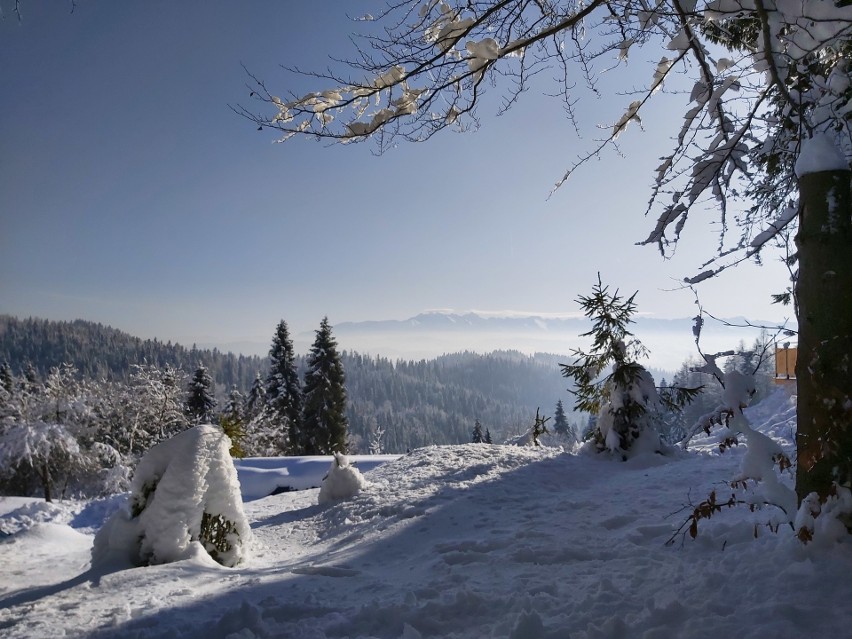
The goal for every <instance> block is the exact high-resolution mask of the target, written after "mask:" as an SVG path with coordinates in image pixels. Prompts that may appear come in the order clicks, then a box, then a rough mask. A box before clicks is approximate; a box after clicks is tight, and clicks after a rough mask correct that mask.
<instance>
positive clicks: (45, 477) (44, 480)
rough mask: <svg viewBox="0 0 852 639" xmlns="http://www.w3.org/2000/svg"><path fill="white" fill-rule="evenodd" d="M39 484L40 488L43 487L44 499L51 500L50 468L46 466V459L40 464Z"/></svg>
mask: <svg viewBox="0 0 852 639" xmlns="http://www.w3.org/2000/svg"><path fill="white" fill-rule="evenodd" d="M41 485H42V488H44V501H46V502H51V501H53V498H52V496H51V494H50V469H49V468H48V466H47V462H46V461H45V462H43V463H42V465H41Z"/></svg>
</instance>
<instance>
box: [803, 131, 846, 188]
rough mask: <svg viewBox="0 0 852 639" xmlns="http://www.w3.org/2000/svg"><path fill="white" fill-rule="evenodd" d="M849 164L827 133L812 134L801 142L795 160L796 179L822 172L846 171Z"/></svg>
mask: <svg viewBox="0 0 852 639" xmlns="http://www.w3.org/2000/svg"><path fill="white" fill-rule="evenodd" d="M848 170H849V163H848V162H847V161H846V158H845V157H843V153H841V152H840V149H839V148H838V147H837V145H836V144H835V143H834V140H833V139H832V137H831V136H829V135H828V134H827V133H814V135H813V137H810V138H807V139H805V140H802V150H801V151H800V153H799V157H798V158H797V159H796V177H799V178H801V177H802V176H803V175H807V174H809V173H821V172H823V171H848Z"/></svg>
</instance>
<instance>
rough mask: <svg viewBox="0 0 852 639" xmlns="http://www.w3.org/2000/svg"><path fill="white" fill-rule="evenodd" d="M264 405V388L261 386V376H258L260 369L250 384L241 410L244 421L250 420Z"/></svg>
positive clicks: (261, 410)
mask: <svg viewBox="0 0 852 639" xmlns="http://www.w3.org/2000/svg"><path fill="white" fill-rule="evenodd" d="M265 406H266V389H265V388H264V386H263V378H262V377H261V376H260V371H258V372H257V375H255V377H254V382H253V383H252V385H251V390H250V391H249V394H248V397H247V398H246V405H245V408H244V410H243V415H244V416H245V419H246V421H251V420H253V419H254V418H256V417H257V416H258V415H260V413H261V412H263V409H264V407H265Z"/></svg>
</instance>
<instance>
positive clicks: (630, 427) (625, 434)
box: [560, 275, 700, 458]
mask: <svg viewBox="0 0 852 639" xmlns="http://www.w3.org/2000/svg"><path fill="white" fill-rule="evenodd" d="M635 298H636V293H633V295H631V296H630V297H628V298H624V297H623V296H621V295H619V293H618V290H616V291H615V292H614V293H610V291H609V287H608V286H604V285H603V283H602V282H601V279H600V275H598V283H597V284H596V285H595V286H594V287H593V289H592V294H591V295H589V296H580V297H579V298H578V300H577V301H578V302H579V304H580V306H581V307H582V309H583V313H584V314H585V315H586V317H588V318H589V319H591V320H592V329H591V330H590V331H588V332H587V333H583V334H582V335H581V337H591V338H592V345H591V348H590V350H589V351H588V352H586V351H583V350H581V349H573V350H572V352H571V354H572V355H574V363H573V364H560V366H561V368H562V375H563V376H564V377H568V378H571V379H573V381H574V384H575V386H576V389H575V390H573V391H571V392H572V393H573V394H574V395H575V397H576V401H575V402H574V410H580V411H584V412H587V413H590V414H591V415H593V416H595V417H596V420H595V423H594V427H593V429H592V431H591V440H592V441H593V442H594V446H595V448H596V449H597V450H599V451H604V450H609V451H611V452H613V453H621V454H622V456H623V457H624V458H626V457H627V455H628V454H629V453H630V452H631V451H632V450H633V448H634V444H635V443H636V442H637V440H639V439H640V438H643V439H644V438H645V437H646V436H647V438H648V441H649V443H650V445H651V446H653V448H654V449H655V450H657V451H658V452H661V451H662V448H663V444H662V442H661V441H660V437H659V434H658V433H657V429H656V426H655V421H656V415H657V414H658V412H659V411H660V410H663V409H676V408H677V407H678V406H682V405H683V404H684V403H686V402H688V401H689V400H690V399H691V398H692V397H694V396H695V395H696V394H697V393H698V392H699V391H700V389H681V390H680V392H678V393H675V394H671V393H667V394H666V396H665V397H664V398H661V396H660V395H659V394H658V392H657V389H656V387H655V386H654V378H653V377H652V376H651V374H650V373H649V372H648V371H647V369H645V367H644V366H642V365H641V364H639V363H638V362H637V361H636V360H637V359H638V358H640V357H647V354H648V351H647V349H646V348H645V347H644V346H643V345H642V344H641V342H639V340H637V339H635V338H634V337H633V334H632V333H631V332H630V331H629V330H628V329H627V327H628V326H629V324H630V323H632V321H633V319H632V317H633V315H634V314H635V313H636V303H635V301H634V300H635ZM607 369H609V370H610V372H609V373H608V374H606V370H607Z"/></svg>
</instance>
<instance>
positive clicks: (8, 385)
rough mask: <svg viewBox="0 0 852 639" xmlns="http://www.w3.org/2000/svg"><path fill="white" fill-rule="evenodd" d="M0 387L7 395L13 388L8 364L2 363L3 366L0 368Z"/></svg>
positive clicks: (13, 379)
mask: <svg viewBox="0 0 852 639" xmlns="http://www.w3.org/2000/svg"><path fill="white" fill-rule="evenodd" d="M0 386H2V387H3V389H4V390H5V391H6V392H7V393H11V392H12V391H13V390H14V388H15V377H14V376H13V375H12V367H11V366H9V362H3V366H0Z"/></svg>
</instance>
